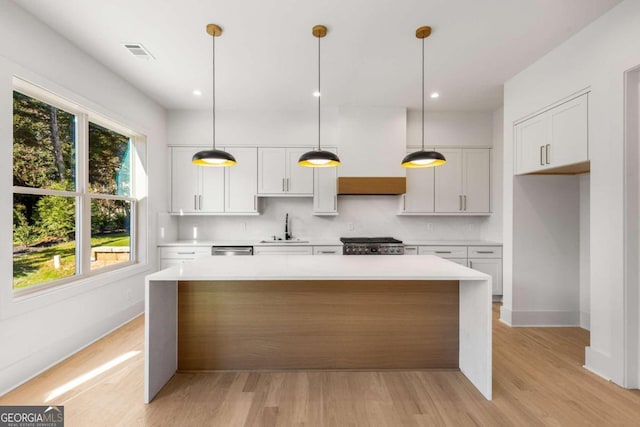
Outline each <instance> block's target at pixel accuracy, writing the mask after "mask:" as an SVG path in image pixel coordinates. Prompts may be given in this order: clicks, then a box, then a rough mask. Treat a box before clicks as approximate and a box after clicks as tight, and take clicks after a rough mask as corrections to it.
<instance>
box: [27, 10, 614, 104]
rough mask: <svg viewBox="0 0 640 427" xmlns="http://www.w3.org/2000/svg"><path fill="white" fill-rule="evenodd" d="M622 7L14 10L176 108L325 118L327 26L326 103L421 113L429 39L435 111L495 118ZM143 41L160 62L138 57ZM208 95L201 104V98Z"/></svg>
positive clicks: (428, 85)
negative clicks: (552, 53)
mask: <svg viewBox="0 0 640 427" xmlns="http://www.w3.org/2000/svg"><path fill="white" fill-rule="evenodd" d="M619 1H620V0H480V1H479V0H209V1H202V0H181V1H175V0H173V1H170V0H166V1H157V0H156V1H153V0H109V1H100V0H56V1H42V0H16V3H17V4H18V5H20V6H21V7H23V8H24V9H26V10H27V11H28V12H30V13H32V14H33V15H35V16H36V17H38V18H39V19H40V20H42V21H44V22H45V23H46V24H47V25H49V26H50V27H52V28H53V29H54V30H56V31H57V32H59V33H61V34H62V35H63V36H64V37H66V38H67V39H69V40H71V41H72V42H73V43H74V44H76V45H77V46H79V47H80V48H81V49H83V50H85V51H87V52H89V53H90V54H91V55H92V56H94V57H95V58H96V59H97V60H99V61H100V62H102V63H103V64H105V65H106V66H107V67H109V68H110V69H112V70H113V71H114V72H116V73H118V74H120V75H121V76H122V77H124V78H125V79H126V80H128V81H129V82H131V83H132V84H133V85H135V86H137V87H138V88H140V90H141V91H143V92H145V93H147V94H148V95H149V96H151V97H152V98H154V99H156V100H157V101H158V102H159V103H160V104H162V105H163V106H165V107H166V108H168V109H206V108H210V105H211V70H212V60H211V37H210V36H209V35H208V34H206V32H205V26H206V24H207V23H210V22H213V23H217V24H219V25H220V26H222V27H223V29H224V33H223V35H222V37H220V38H218V39H216V78H217V84H216V87H217V106H218V107H219V108H229V109H231V108H234V109H235V108H238V109H245V108H251V109H264V108H276V109H306V108H315V106H316V99H315V98H313V96H312V92H313V90H314V89H315V87H316V78H317V77H316V73H317V71H316V67H317V62H316V56H317V50H316V49H317V39H315V38H314V37H313V36H312V35H311V27H312V26H313V25H315V24H324V25H326V26H327V27H329V34H328V35H327V37H326V38H324V39H323V40H322V58H323V62H322V81H323V83H322V86H323V98H322V102H323V105H342V104H359V105H393V106H406V107H410V108H419V106H420V99H421V98H420V46H421V44H420V41H419V40H418V39H416V38H415V29H416V28H418V27H419V26H422V25H430V26H432V27H433V34H432V35H431V37H430V38H428V39H426V41H425V47H426V60H427V63H426V73H427V74H426V76H427V79H426V89H427V91H428V92H431V91H435V90H437V91H439V92H440V93H441V97H440V98H439V99H437V100H431V99H429V98H427V108H428V109H430V110H492V109H495V108H497V107H499V106H500V105H502V83H503V82H505V81H506V80H508V79H509V78H510V77H512V76H513V75H515V74H516V73H518V72H519V71H521V70H522V69H524V68H525V67H527V66H528V65H529V64H531V63H533V62H534V61H535V60H536V59H538V58H539V57H541V56H542V55H544V54H545V53H546V52H548V51H549V50H551V49H552V48H553V47H555V46H557V45H558V44H560V43H561V42H562V41H564V40H566V39H567V38H568V37H569V36H571V35H572V34H574V33H576V32H577V31H579V30H580V29H581V28H583V27H584V26H585V25H587V24H588V23H589V22H591V21H593V20H594V19H595V18H597V17H598V16H600V15H602V14H603V13H604V12H605V11H607V10H608V9H610V8H611V7H613V6H614V5H616V4H617V3H619ZM124 42H140V43H142V44H143V45H144V46H145V47H147V48H148V49H149V51H150V52H151V53H152V54H153V55H154V56H155V57H156V60H153V61H145V60H140V59H137V58H134V57H133V56H131V54H130V53H128V51H127V50H125V48H124V47H123V46H122V43H124ZM196 88H197V89H200V90H202V92H203V96H202V97H200V98H197V97H195V96H193V95H192V90H193V89H196Z"/></svg>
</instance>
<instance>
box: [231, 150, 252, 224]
mask: <svg viewBox="0 0 640 427" xmlns="http://www.w3.org/2000/svg"><path fill="white" fill-rule="evenodd" d="M226 150H227V151H228V152H229V153H231V154H232V155H233V156H234V157H235V158H236V160H237V161H238V163H236V165H235V166H232V167H229V168H225V174H226V175H225V185H226V186H225V204H224V208H225V211H226V212H231V213H252V212H257V211H258V201H257V193H258V149H257V148H255V147H227V148H226Z"/></svg>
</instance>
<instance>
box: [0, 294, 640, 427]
mask: <svg viewBox="0 0 640 427" xmlns="http://www.w3.org/2000/svg"><path fill="white" fill-rule="evenodd" d="M493 325H494V347H493V348H494V359H493V360H494V362H493V372H494V374H493V375H494V376H493V395H494V400H493V401H491V402H489V401H486V400H485V399H484V398H483V397H482V396H481V395H480V393H479V392H478V391H477V390H476V389H475V388H474V387H473V386H472V385H471V384H470V383H469V382H468V381H467V380H466V378H465V377H464V376H463V375H462V374H461V373H459V372H457V371H386V372H344V371H338V372H318V371H316V372H314V371H306V372H272V373H247V372H241V373H210V374H205V373H201V374H177V375H176V376H175V377H174V378H173V379H172V380H171V381H170V382H169V384H168V385H167V386H166V387H165V388H164V389H163V390H162V391H161V393H160V394H159V395H158V397H157V398H156V399H155V400H154V401H153V402H152V403H151V404H150V405H144V404H143V403H142V389H143V383H142V376H143V372H142V370H143V357H142V350H143V333H144V331H143V318H142V317H138V318H137V319H135V320H134V321H132V322H131V323H129V324H127V325H125V326H124V327H122V328H120V329H119V330H118V331H116V332H114V333H113V334H111V335H109V336H107V337H105V338H104V339H102V340H100V341H99V342H97V343H96V344H94V345H92V346H90V347H88V348H87V349H85V350H83V351H81V352H79V353H78V354H76V355H74V356H73V357H71V358H69V359H67V360H65V361H64V362H62V363H60V364H59V365H57V366H55V367H54V368H52V369H50V370H49V371H47V372H45V373H43V374H42V375H40V376H38V377H37V378H35V379H33V380H32V381H29V382H28V383H26V384H24V385H23V386H21V387H19V388H18V389H16V390H14V391H13V392H11V393H9V394H7V395H5V396H3V397H1V398H0V404H2V405H6V404H45V403H47V404H58V405H64V406H65V415H66V425H67V426H139V425H140V426H141V425H148V426H190V425H193V426H224V427H226V426H254V425H255V426H287V427H288V426H393V427H395V426H434V425H452V426H466V425H473V426H477V425H482V426H503V425H504V426H574V425H575V426H588V425H595V426H638V425H640V391H637V390H636V391H629V390H624V389H621V388H619V387H617V386H615V385H614V384H611V383H608V382H607V381H605V380H603V379H601V378H599V377H597V376H596V375H593V374H591V373H589V372H588V371H586V370H585V369H583V368H582V364H583V362H584V347H585V346H586V345H588V341H589V339H588V332H587V331H584V330H582V329H579V328H513V329H511V328H508V327H507V326H505V325H503V324H502V323H500V322H498V321H497V305H496V304H494V323H493ZM65 385H67V387H66V388H62V389H61V388H60V387H63V386H65ZM71 386H73V387H71ZM56 390H57V391H56ZM52 393H54V394H59V393H61V394H60V395H59V396H57V397H53V398H51V397H52ZM48 399H51V400H48Z"/></svg>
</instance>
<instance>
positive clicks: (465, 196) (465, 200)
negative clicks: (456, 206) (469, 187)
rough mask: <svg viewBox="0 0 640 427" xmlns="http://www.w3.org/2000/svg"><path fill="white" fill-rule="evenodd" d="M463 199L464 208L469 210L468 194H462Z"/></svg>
mask: <svg viewBox="0 0 640 427" xmlns="http://www.w3.org/2000/svg"><path fill="white" fill-rule="evenodd" d="M462 200H464V210H465V211H466V210H467V195H466V194H465V195H464V196H462Z"/></svg>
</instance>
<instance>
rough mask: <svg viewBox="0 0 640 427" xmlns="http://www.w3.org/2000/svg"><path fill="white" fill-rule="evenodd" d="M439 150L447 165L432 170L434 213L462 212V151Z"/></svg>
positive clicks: (452, 149)
mask: <svg viewBox="0 0 640 427" xmlns="http://www.w3.org/2000/svg"><path fill="white" fill-rule="evenodd" d="M439 150H440V151H439V152H440V153H442V154H443V155H444V157H445V159H447V163H445V164H444V165H442V166H436V167H435V168H434V169H435V171H434V174H435V211H436V212H449V213H450V212H462V211H463V209H462V194H463V191H462V150H461V149H457V148H455V149H454V148H449V149H444V148H443V149H439Z"/></svg>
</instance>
